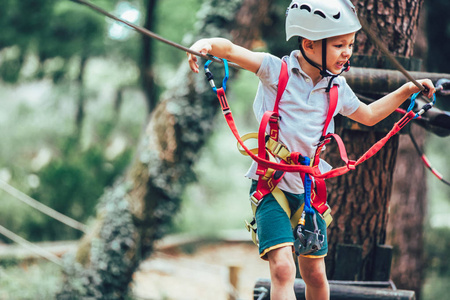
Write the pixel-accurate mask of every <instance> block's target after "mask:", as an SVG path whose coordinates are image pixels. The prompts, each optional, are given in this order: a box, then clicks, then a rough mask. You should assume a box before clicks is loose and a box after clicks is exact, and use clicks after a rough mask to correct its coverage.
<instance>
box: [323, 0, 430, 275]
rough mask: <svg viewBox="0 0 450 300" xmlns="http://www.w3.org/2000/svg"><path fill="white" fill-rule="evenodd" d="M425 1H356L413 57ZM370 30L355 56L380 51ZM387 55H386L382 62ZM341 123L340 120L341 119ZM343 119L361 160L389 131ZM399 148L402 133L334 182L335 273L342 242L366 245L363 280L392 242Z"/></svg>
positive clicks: (390, 42)
mask: <svg viewBox="0 0 450 300" xmlns="http://www.w3.org/2000/svg"><path fill="white" fill-rule="evenodd" d="M421 2H422V1H417V0H399V1H387V0H384V1H373V0H360V1H354V4H355V5H356V7H357V10H358V12H359V16H360V18H363V19H364V20H366V22H367V23H368V24H369V26H370V28H371V30H374V31H375V33H376V36H378V37H379V38H380V39H381V40H382V41H383V42H384V43H385V45H386V46H387V47H388V49H389V50H390V52H391V53H393V54H394V55H398V56H406V57H409V56H410V55H411V53H412V45H413V43H414V36H415V33H416V30H417V23H418V12H419V9H420V6H421ZM378 53H379V52H378V50H376V48H375V46H374V45H373V44H372V43H371V42H370V40H369V39H368V37H367V36H366V34H365V33H364V32H361V31H360V32H358V34H357V36H356V43H355V49H354V55H379V54H378ZM381 60H382V58H380V61H381ZM337 123H339V122H337ZM344 123H345V122H342V123H341V125H338V124H337V128H336V132H338V133H339V134H340V135H341V137H342V138H343V140H344V142H345V144H346V145H347V150H348V152H349V153H351V154H352V155H351V156H353V157H351V158H352V159H355V158H357V157H359V155H361V154H362V153H363V152H364V151H366V150H367V149H368V148H370V146H371V145H372V144H373V143H374V142H375V141H377V140H378V139H379V138H381V137H382V136H384V135H385V132H377V131H375V130H370V129H369V131H356V130H351V129H349V127H347V126H345V127H346V128H344V126H343V124H344ZM328 148H329V149H328V150H327V153H328V154H327V155H326V160H328V161H329V162H330V163H331V164H332V165H334V166H339V165H341V164H342V163H341V162H340V158H339V157H338V155H336V153H338V150H337V148H336V146H335V145H332V146H330V147H328ZM397 148H398V136H395V137H393V138H392V139H391V140H390V141H389V142H388V144H386V146H385V147H384V148H383V149H382V150H381V151H380V153H378V154H377V155H376V156H374V157H373V158H371V159H370V160H369V161H367V162H365V163H364V165H361V166H359V167H358V168H357V170H355V171H353V172H350V173H348V174H347V175H344V176H341V177H338V178H334V179H331V180H329V181H328V188H329V192H330V193H329V198H328V199H329V203H330V206H331V207H332V209H333V216H334V218H335V220H334V222H333V223H332V224H331V226H330V227H329V231H328V232H329V245H330V250H329V253H328V256H327V258H326V263H327V274H328V277H329V278H333V273H334V271H335V270H334V267H335V265H336V261H335V256H336V246H337V244H340V243H342V244H357V245H361V246H363V251H362V267H361V270H360V272H359V274H357V278H356V279H359V280H371V279H372V273H373V272H372V270H373V264H374V260H373V257H374V252H375V251H374V250H375V248H376V246H377V245H380V244H384V243H385V241H386V229H387V224H388V216H389V205H390V201H389V199H390V195H391V190H392V178H393V170H394V166H395V161H396V155H397Z"/></svg>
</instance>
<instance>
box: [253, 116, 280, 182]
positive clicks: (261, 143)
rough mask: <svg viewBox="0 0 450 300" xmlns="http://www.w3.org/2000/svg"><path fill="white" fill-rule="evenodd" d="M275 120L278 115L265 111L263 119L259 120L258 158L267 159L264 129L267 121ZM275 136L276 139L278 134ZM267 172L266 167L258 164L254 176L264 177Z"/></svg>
mask: <svg viewBox="0 0 450 300" xmlns="http://www.w3.org/2000/svg"><path fill="white" fill-rule="evenodd" d="M274 117H275V118H277V117H278V114H276V113H275V112H273V111H266V112H265V113H264V115H263V117H262V118H261V123H260V125H259V130H258V157H260V158H262V159H267V158H268V157H267V154H266V127H267V124H268V123H269V121H270V120H271V119H272V118H274ZM275 135H276V136H277V137H278V132H277V133H275ZM271 136H272V132H271ZM266 171H267V167H264V166H262V165H260V164H258V168H257V170H256V174H257V175H260V176H261V175H264V174H266Z"/></svg>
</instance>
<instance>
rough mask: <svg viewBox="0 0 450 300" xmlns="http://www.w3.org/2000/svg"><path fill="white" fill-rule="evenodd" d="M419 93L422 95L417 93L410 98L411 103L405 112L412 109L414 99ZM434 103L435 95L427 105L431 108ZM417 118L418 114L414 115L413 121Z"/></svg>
mask: <svg viewBox="0 0 450 300" xmlns="http://www.w3.org/2000/svg"><path fill="white" fill-rule="evenodd" d="M420 93H422V92H417V93H415V94H413V95H412V96H411V103H410V104H409V107H408V109H407V110H406V112H410V111H411V110H412V109H413V108H414V105H415V104H416V98H417V96H418V95H419V94H420ZM435 103H436V94H433V100H432V101H431V102H430V103H427V104H428V105H429V107H430V108H431V107H432V106H434V104H435ZM417 117H419V113H416V115H415V117H414V119H416V118H417Z"/></svg>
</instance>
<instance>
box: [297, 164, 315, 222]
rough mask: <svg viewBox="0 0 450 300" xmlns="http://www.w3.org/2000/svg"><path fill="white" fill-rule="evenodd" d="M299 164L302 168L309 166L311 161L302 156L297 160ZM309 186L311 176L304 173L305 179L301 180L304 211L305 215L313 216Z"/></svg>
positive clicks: (310, 184)
mask: <svg viewBox="0 0 450 300" xmlns="http://www.w3.org/2000/svg"><path fill="white" fill-rule="evenodd" d="M299 163H300V164H302V165H304V166H309V165H310V163H311V160H310V159H309V157H306V156H303V157H302V159H301V160H300V159H299ZM311 186H312V180H311V176H310V175H309V174H308V173H305V179H304V180H303V188H304V189H305V208H304V211H305V213H307V214H310V215H313V214H314V210H313V209H312V208H311Z"/></svg>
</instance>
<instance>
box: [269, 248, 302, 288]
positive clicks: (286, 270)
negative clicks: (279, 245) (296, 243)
mask: <svg viewBox="0 0 450 300" xmlns="http://www.w3.org/2000/svg"><path fill="white" fill-rule="evenodd" d="M288 253H289V252H288ZM269 262H270V273H271V277H272V280H273V281H275V282H277V283H280V284H287V283H291V282H292V283H293V282H294V280H295V272H296V269H295V263H294V260H293V259H292V254H290V255H284V253H277V254H276V255H272V256H271V257H270V258H269Z"/></svg>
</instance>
